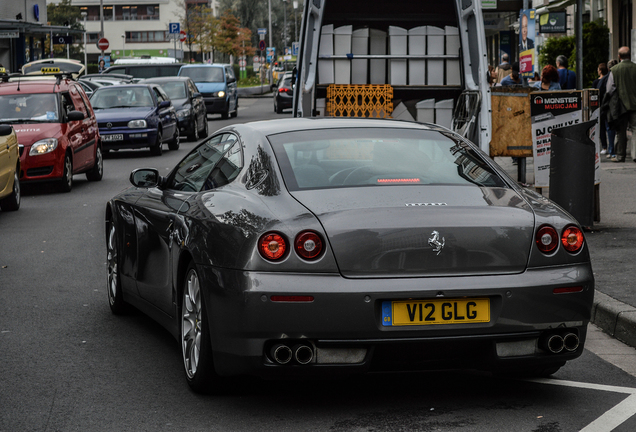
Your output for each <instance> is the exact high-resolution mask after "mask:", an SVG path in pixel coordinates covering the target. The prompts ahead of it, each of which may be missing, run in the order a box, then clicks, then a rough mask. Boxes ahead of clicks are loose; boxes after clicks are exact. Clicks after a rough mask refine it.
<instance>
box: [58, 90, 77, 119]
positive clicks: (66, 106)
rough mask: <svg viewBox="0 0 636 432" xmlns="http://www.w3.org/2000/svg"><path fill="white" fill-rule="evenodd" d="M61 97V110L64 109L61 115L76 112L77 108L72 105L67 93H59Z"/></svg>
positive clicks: (71, 99)
mask: <svg viewBox="0 0 636 432" xmlns="http://www.w3.org/2000/svg"><path fill="white" fill-rule="evenodd" d="M60 95H61V96H62V108H63V109H64V113H63V115H64V116H66V115H67V114H68V113H70V112H71V111H77V110H78V109H77V107H76V106H75V104H74V103H73V98H71V95H70V94H69V93H68V92H63V93H60Z"/></svg>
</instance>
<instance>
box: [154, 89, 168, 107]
mask: <svg viewBox="0 0 636 432" xmlns="http://www.w3.org/2000/svg"><path fill="white" fill-rule="evenodd" d="M152 90H153V91H154V92H155V96H156V97H157V103H159V102H163V101H165V100H166V99H165V98H164V97H163V95H162V94H161V93H160V92H159V90H158V89H157V87H153V89H152Z"/></svg>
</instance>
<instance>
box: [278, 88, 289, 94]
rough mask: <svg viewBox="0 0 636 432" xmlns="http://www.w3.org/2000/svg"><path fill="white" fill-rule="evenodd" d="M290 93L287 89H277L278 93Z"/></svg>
mask: <svg viewBox="0 0 636 432" xmlns="http://www.w3.org/2000/svg"><path fill="white" fill-rule="evenodd" d="M290 91H291V89H288V88H287V87H281V88H279V89H278V92H279V93H287V92H290Z"/></svg>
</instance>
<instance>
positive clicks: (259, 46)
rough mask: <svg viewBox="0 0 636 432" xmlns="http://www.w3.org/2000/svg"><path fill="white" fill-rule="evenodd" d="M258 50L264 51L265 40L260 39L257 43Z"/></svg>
mask: <svg viewBox="0 0 636 432" xmlns="http://www.w3.org/2000/svg"><path fill="white" fill-rule="evenodd" d="M258 49H259V50H261V51H265V40H264V39H261V40H259V41H258Z"/></svg>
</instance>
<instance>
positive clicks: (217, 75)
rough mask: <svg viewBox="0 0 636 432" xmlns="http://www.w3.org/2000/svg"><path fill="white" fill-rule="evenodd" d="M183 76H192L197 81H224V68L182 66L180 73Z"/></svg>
mask: <svg viewBox="0 0 636 432" xmlns="http://www.w3.org/2000/svg"><path fill="white" fill-rule="evenodd" d="M179 75H181V76H187V77H190V78H192V81H194V82H195V83H197V82H224V81H225V79H224V73H223V68H221V67H205V66H204V67H188V68H182V69H181V72H180V73H179Z"/></svg>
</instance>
